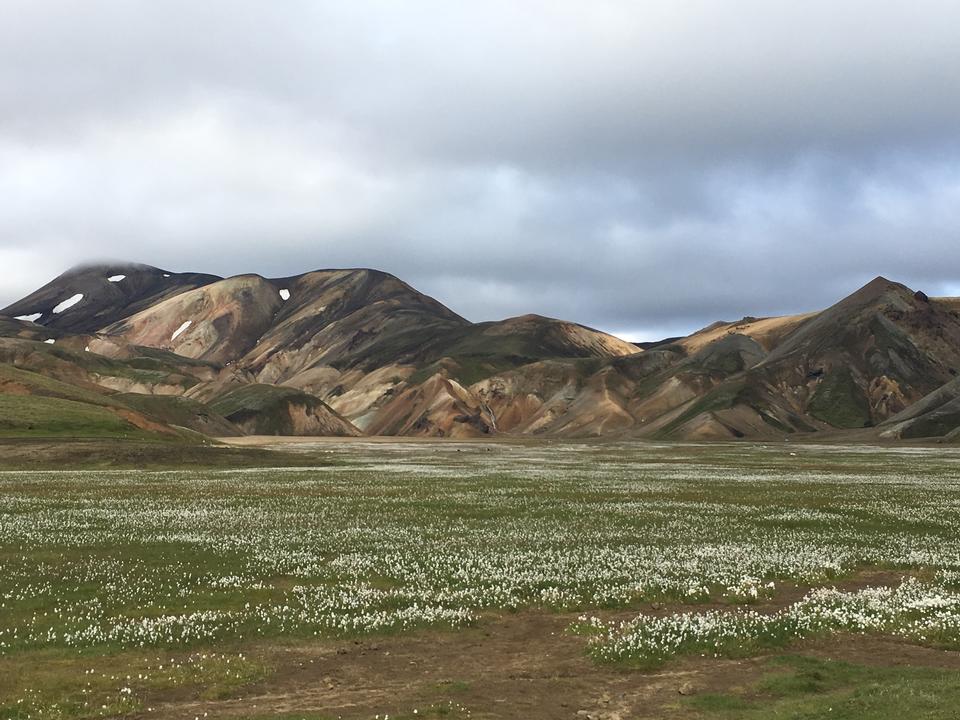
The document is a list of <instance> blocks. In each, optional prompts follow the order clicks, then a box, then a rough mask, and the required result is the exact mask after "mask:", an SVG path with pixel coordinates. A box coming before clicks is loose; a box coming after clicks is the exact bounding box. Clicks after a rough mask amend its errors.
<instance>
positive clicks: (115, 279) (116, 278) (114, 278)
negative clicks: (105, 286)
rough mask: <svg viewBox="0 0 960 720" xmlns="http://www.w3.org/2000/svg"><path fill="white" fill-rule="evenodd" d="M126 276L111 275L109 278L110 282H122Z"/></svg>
mask: <svg viewBox="0 0 960 720" xmlns="http://www.w3.org/2000/svg"><path fill="white" fill-rule="evenodd" d="M126 277H127V276H126V275H111V276H110V277H108V278H107V280H109V281H110V282H120V281H121V280H124V279H126Z"/></svg>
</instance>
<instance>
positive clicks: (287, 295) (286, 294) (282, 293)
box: [280, 288, 290, 300]
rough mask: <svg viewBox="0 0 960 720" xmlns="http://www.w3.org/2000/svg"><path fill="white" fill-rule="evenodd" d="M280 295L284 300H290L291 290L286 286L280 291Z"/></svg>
mask: <svg viewBox="0 0 960 720" xmlns="http://www.w3.org/2000/svg"><path fill="white" fill-rule="evenodd" d="M280 297H281V298H282V299H284V300H289V299H290V291H289V290H287V289H286V288H284V289H283V290H281V291H280Z"/></svg>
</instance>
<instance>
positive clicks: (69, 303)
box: [53, 293, 83, 315]
mask: <svg viewBox="0 0 960 720" xmlns="http://www.w3.org/2000/svg"><path fill="white" fill-rule="evenodd" d="M81 300H83V293H77V294H76V295H74V296H73V297H69V298H67V299H66V300H64V301H63V302H62V303H60V304H59V305H57V306H56V307H55V308H54V309H53V314H54V315H58V314H59V313H62V312H63V311H64V310H69V309H70V308H72V307H73V306H74V305H76V304H77V303H78V302H80V301H81Z"/></svg>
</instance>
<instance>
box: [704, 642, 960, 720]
mask: <svg viewBox="0 0 960 720" xmlns="http://www.w3.org/2000/svg"><path fill="white" fill-rule="evenodd" d="M687 704H688V706H689V707H690V708H691V709H692V710H696V711H698V717H701V718H704V720H708V719H713V718H715V719H716V720H761V719H762V720H768V719H783V720H821V719H822V720H905V719H907V718H909V719H910V720H913V719H914V718H918V719H919V718H927V719H928V720H941V719H942V720H954V719H955V718H956V717H957V716H958V715H957V713H958V708H960V672H958V671H957V670H946V669H939V668H930V667H910V666H901V667H889V666H867V665H856V664H851V663H846V662H841V661H836V660H822V659H817V658H812V657H803V656H797V655H787V656H783V657H779V658H775V659H773V660H771V661H769V663H768V666H767V671H766V673H765V675H764V677H763V678H762V679H761V680H760V681H759V682H755V683H753V684H751V685H750V686H748V687H745V688H741V689H739V690H736V691H731V692H727V693H705V694H703V695H698V696H694V697H692V698H690V700H689V701H688V703H687Z"/></svg>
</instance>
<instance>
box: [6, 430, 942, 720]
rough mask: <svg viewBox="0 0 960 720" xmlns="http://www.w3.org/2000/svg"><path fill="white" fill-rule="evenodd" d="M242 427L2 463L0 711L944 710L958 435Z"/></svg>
mask: <svg viewBox="0 0 960 720" xmlns="http://www.w3.org/2000/svg"><path fill="white" fill-rule="evenodd" d="M242 442H243V443H244V444H248V445H249V444H255V445H265V446H267V447H279V448H280V450H276V449H272V450H271V449H263V448H259V447H244V448H240V449H237V448H222V447H217V448H207V449H199V450H198V449H190V450H189V451H183V452H188V455H186V456H182V457H178V456H177V455H176V452H181V451H182V450H181V451H173V450H170V449H169V448H168V454H167V458H166V463H164V462H163V460H164V458H163V454H164V453H163V450H162V449H157V447H156V446H150V445H130V446H126V447H125V448H122V449H121V448H117V447H113V448H112V449H111V448H108V447H107V446H106V445H103V446H101V445H99V444H97V443H92V444H91V443H77V444H75V445H73V446H71V447H70V448H67V450H62V449H61V452H62V453H64V454H62V455H61V456H60V457H61V463H62V465H61V467H60V469H48V468H43V467H42V466H40V467H39V469H30V465H29V463H27V462H23V463H22V465H21V466H20V468H19V469H11V470H5V471H2V472H0V718H93V717H129V718H154V717H156V718H171V719H172V718H202V717H207V718H217V717H227V718H239V719H242V718H246V719H248V720H251V719H255V718H274V717H282V718H305V719H308V720H319V719H320V718H338V717H343V718H374V717H378V716H379V717H380V718H385V717H387V716H389V717H390V718H413V717H474V718H534V719H537V718H543V719H544V720H545V719H547V718H564V717H569V718H597V719H604V720H614V719H615V718H703V719H704V720H710V719H718V720H724V719H732V718H747V719H748V720H749V719H750V718H756V719H759V718H771V717H779V718H821V717H822V718H881V719H882V718H894V717H896V718H903V717H910V718H953V717H956V707H957V704H958V702H960V652H958V650H960V451H958V450H955V449H951V448H944V447H939V448H906V447H896V448H864V447H853V446H849V447H847V446H815V445H802V446H801V445H794V444H792V443H787V444H777V445H766V446H764V445H759V444H699V445H698V444H684V445H671V444H666V443H663V444H655V443H616V442H607V443H603V444H591V443H580V444H571V443H560V442H554V443H548V444H545V443H536V442H524V443H519V444H513V443H503V442H498V443H483V442H469V443H454V442H444V443H428V442H408V441H390V440H377V441H370V440H367V439H355V440H351V441H349V442H345V441H336V442H332V441H326V440H320V441H317V440H315V439H314V440H311V441H302V440H301V441H280V442H278V441H277V440H276V439H275V438H273V439H254V440H250V439H244V440H243V441H242ZM32 447H33V448H34V450H33V452H36V448H37V446H36V445H34V446H32ZM57 447H59V446H58V445H57V444H55V443H51V446H50V451H51V452H55V451H56V448H57ZM16 448H17V446H16V444H7V445H5V446H3V447H0V458H6V461H7V464H8V466H9V465H10V463H11V462H15V461H17V458H18V457H21V456H22V455H23V454H25V453H26V452H27V451H26V450H25V449H24V448H23V447H20V449H19V450H18V449H16ZM98 448H99V450H98ZM98 452H99V453H101V454H102V455H103V458H101V461H102V462H101V464H103V465H104V466H105V467H95V466H94V463H96V462H97V460H96V457H97V454H98ZM18 453H19V454H18ZM70 453H72V456H73V457H75V458H77V460H76V466H75V467H70V466H69V465H68V464H66V463H67V461H66V458H68V457H70V456H71V455H70ZM110 453H112V455H110ZM108 456H109V457H108ZM138 458H140V459H143V458H149V459H150V462H148V463H145V464H146V465H148V466H150V467H151V468H153V469H147V470H144V469H141V470H135V469H124V467H125V466H126V465H128V464H134V465H135V464H136V463H137V459H138ZM221 458H226V459H225V460H224V459H221ZM231 458H232V459H234V460H235V462H231ZM154 461H155V462H154Z"/></svg>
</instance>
